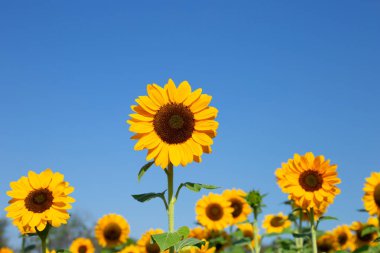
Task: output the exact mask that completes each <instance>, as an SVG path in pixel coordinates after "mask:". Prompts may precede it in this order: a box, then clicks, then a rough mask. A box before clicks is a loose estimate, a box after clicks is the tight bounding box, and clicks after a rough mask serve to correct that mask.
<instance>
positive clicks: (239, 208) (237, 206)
mask: <svg viewBox="0 0 380 253" xmlns="http://www.w3.org/2000/svg"><path fill="white" fill-rule="evenodd" d="M231 207H232V208H233V209H234V211H233V212H232V217H234V218H236V217H239V215H240V214H241V213H242V212H243V203H241V201H240V200H239V199H231Z"/></svg>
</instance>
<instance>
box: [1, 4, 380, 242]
mask: <svg viewBox="0 0 380 253" xmlns="http://www.w3.org/2000/svg"><path fill="white" fill-rule="evenodd" d="M379 13H380V2H379V1H375V0H367V1H314V2H312V1H116V0H115V1H1V3H0V120H1V121H0V122H1V123H0V168H1V171H2V173H1V177H0V192H2V194H0V210H1V211H0V214H1V215H0V216H1V217H4V216H5V212H4V211H3V208H4V207H6V206H7V201H8V199H9V198H8V196H6V194H5V192H6V191H7V190H8V189H9V182H10V181H14V180H17V179H18V178H19V177H20V176H22V175H26V174H27V171H28V170H35V171H41V170H43V169H45V168H47V167H50V168H52V169H53V170H56V171H60V172H62V173H64V174H65V175H66V179H67V180H68V181H69V182H70V183H71V184H72V185H73V186H75V192H74V194H73V196H74V197H75V198H76V199H77V202H76V203H75V204H74V211H75V212H83V213H87V214H89V221H91V222H93V223H94V222H95V221H96V219H97V218H99V217H100V216H102V215H104V214H107V213H109V212H116V213H119V214H122V215H124V216H125V217H126V218H127V220H128V221H129V223H130V224H131V230H132V235H133V236H134V237H139V236H140V235H141V234H142V233H143V232H144V231H145V230H147V229H148V228H150V227H161V228H164V229H166V228H167V225H166V223H167V222H166V214H165V211H164V209H163V206H162V204H161V202H160V201H159V200H153V201H151V202H148V203H146V204H141V203H138V202H136V201H134V200H133V199H132V198H131V197H130V195H131V194H136V193H144V192H149V191H162V190H163V189H164V188H165V184H166V181H165V180H166V179H165V175H164V173H163V172H162V171H161V170H160V169H159V168H153V169H151V171H150V172H149V173H148V174H146V176H145V177H144V178H143V180H142V181H141V182H140V183H138V182H137V177H136V175H137V172H138V170H139V168H140V167H141V165H143V164H144V161H145V160H144V159H145V152H135V151H133V146H134V144H135V142H134V141H132V140H130V139H129V138H130V137H131V135H132V134H131V133H130V132H129V131H128V125H127V124H126V123H125V120H126V119H128V114H130V113H131V110H130V105H131V104H134V99H135V98H136V97H137V96H139V95H144V94H145V92H146V91H145V89H146V84H148V83H152V82H156V83H158V84H161V85H163V84H165V82H166V81H167V80H168V78H173V79H174V81H175V82H176V83H178V82H180V81H182V80H188V81H189V82H190V84H191V85H192V86H193V88H199V87H202V88H203V90H204V92H205V93H207V94H210V95H212V96H213V101H212V105H213V106H215V107H217V108H218V109H219V112H220V113H219V116H218V118H217V120H218V121H219V122H220V128H219V130H218V136H217V137H216V139H215V141H214V145H213V150H214V152H213V154H211V155H204V162H203V163H201V164H195V165H191V166H188V167H186V168H181V167H180V168H178V169H176V170H175V173H176V182H177V183H180V182H184V181H194V182H201V183H209V184H215V185H219V186H222V187H223V188H222V189H220V190H218V191H217V192H221V191H222V190H223V189H226V188H232V187H237V188H242V189H244V190H250V189H251V188H256V189H260V190H261V191H262V192H266V193H269V195H268V197H267V198H266V203H267V204H268V207H267V208H266V209H265V213H273V212H278V211H280V210H282V209H283V208H284V207H283V206H282V205H281V204H280V203H281V202H282V201H283V200H285V198H286V195H285V194H283V193H282V192H281V190H280V189H279V188H278V186H277V184H276V181H275V177H274V174H273V173H274V171H275V169H276V168H278V167H279V166H280V165H281V162H284V161H286V160H287V159H288V158H290V157H292V156H293V154H294V153H296V152H297V153H301V154H303V153H305V152H307V151H312V152H314V153H315V154H324V155H325V156H326V157H327V158H330V159H331V161H332V162H333V163H336V164H338V173H339V176H340V177H341V179H342V184H341V185H340V188H341V190H342V194H341V195H339V196H338V197H337V198H336V201H335V203H334V204H333V205H332V206H331V207H330V208H329V212H328V214H329V215H333V216H339V217H340V222H341V223H351V221H353V220H355V219H359V220H364V219H366V217H367V216H366V215H365V214H363V213H358V212H357V211H356V210H357V209H359V208H362V202H361V197H362V194H363V193H362V188H363V184H364V178H365V177H368V176H369V175H370V173H371V172H372V171H379V170H380V145H379V143H380V131H379V129H380V117H379V116H380V113H379V109H380V99H379V96H380V15H379ZM182 193H183V194H182V196H181V198H180V199H179V201H178V203H177V206H176V211H177V213H176V226H180V225H192V223H193V222H194V221H195V213H194V205H195V202H196V201H197V199H199V198H200V197H201V196H202V194H204V193H206V192H202V193H198V194H197V193H193V192H188V191H186V190H184V191H183V192H182ZM336 224H337V223H334V222H329V223H328V224H327V223H326V225H325V228H332V227H333V226H335V225H336Z"/></svg>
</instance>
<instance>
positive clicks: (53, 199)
mask: <svg viewBox="0 0 380 253" xmlns="http://www.w3.org/2000/svg"><path fill="white" fill-rule="evenodd" d="M10 187H11V190H10V191H8V192H7V195H8V196H10V197H11V198H12V199H11V200H10V201H9V206H8V207H6V208H5V210H6V211H7V217H9V218H11V219H13V224H14V225H15V226H17V227H18V228H19V230H20V232H21V233H23V234H25V233H35V232H36V230H35V228H37V229H38V230H39V231H42V230H44V229H45V227H46V225H47V224H50V225H52V226H53V227H59V226H60V225H62V224H66V223H67V220H68V219H69V218H70V216H69V214H68V212H67V210H68V209H71V205H70V203H72V202H74V201H75V200H74V198H72V197H70V196H69V194H70V193H72V192H73V191H74V187H72V186H69V183H68V182H65V181H64V176H63V175H62V174H61V173H58V172H55V173H54V172H52V171H51V170H50V169H46V170H45V171H43V172H41V173H40V174H37V173H35V172H33V171H29V173H28V177H21V178H20V179H19V180H18V181H16V182H11V183H10Z"/></svg>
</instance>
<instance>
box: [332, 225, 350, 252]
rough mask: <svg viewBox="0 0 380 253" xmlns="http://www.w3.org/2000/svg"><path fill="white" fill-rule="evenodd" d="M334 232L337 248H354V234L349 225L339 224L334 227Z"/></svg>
mask: <svg viewBox="0 0 380 253" xmlns="http://www.w3.org/2000/svg"><path fill="white" fill-rule="evenodd" d="M332 234H333V235H334V237H335V242H336V246H335V248H336V249H339V250H346V249H352V248H353V236H352V233H351V231H350V227H349V226H347V225H341V226H338V227H336V228H335V229H333V231H332Z"/></svg>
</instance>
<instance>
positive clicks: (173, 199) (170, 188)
mask: <svg viewBox="0 0 380 253" xmlns="http://www.w3.org/2000/svg"><path fill="white" fill-rule="evenodd" d="M166 172H167V173H166V174H167V178H168V203H169V207H168V210H167V213H168V221H169V233H174V204H175V202H176V197H175V196H173V184H174V170H173V164H172V163H169V165H168V168H167V171H166ZM169 252H170V253H174V246H172V247H170V248H169Z"/></svg>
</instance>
